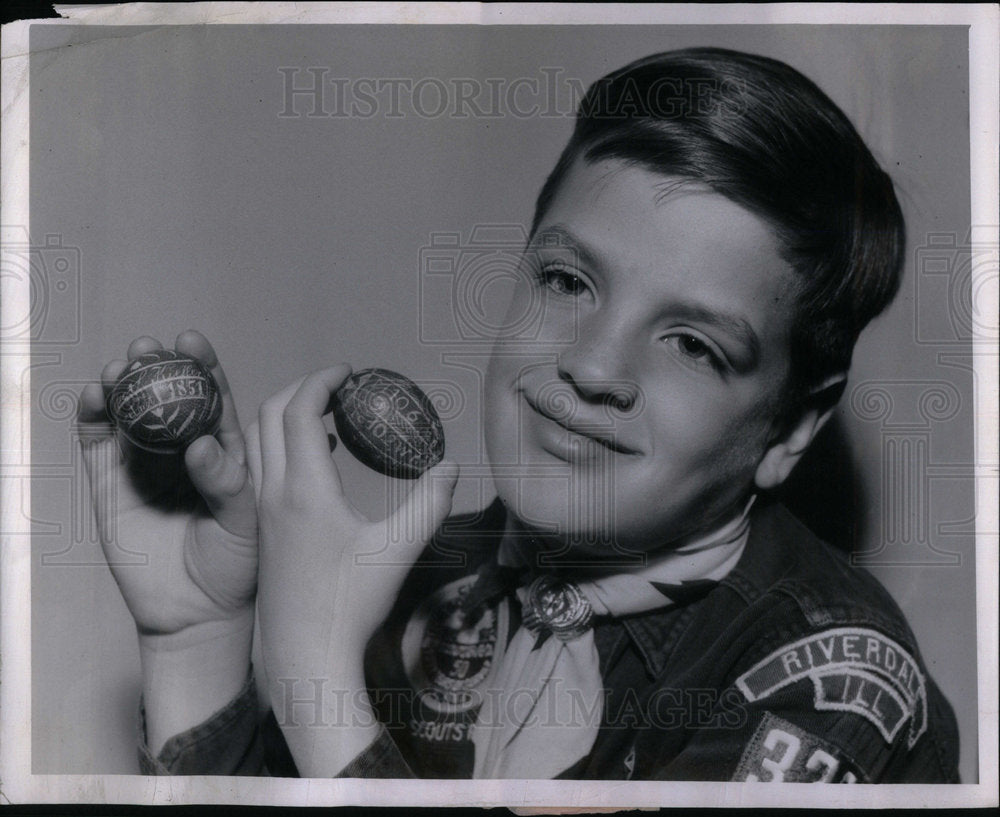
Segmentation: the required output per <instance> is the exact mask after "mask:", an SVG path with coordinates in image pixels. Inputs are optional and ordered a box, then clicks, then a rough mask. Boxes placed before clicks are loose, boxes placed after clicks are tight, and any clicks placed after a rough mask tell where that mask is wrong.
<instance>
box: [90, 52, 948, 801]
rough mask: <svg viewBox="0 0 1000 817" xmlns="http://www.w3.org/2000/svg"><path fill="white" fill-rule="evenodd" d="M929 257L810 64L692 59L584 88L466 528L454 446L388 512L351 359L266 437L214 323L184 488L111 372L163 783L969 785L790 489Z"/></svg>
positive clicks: (925, 689) (659, 63)
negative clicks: (534, 314)
mask: <svg viewBox="0 0 1000 817" xmlns="http://www.w3.org/2000/svg"><path fill="white" fill-rule="evenodd" d="M693 89H696V93H695V92H692V91H693ZM903 252H904V238H903V223H902V216H901V213H900V210H899V205H898V203H897V201H896V198H895V195H894V193H893V190H892V184H891V181H890V180H889V178H888V177H887V176H886V175H885V174H884V173H883V172H882V171H881V170H880V169H879V167H878V166H877V164H876V163H875V161H874V159H873V158H872V156H871V154H870V153H869V151H868V150H867V148H866V147H865V146H864V144H863V143H862V141H861V139H860V137H859V136H858V135H857V133H856V132H855V130H854V129H853V127H852V126H851V125H850V124H849V122H848V121H847V120H846V118H845V117H844V115H843V114H842V113H841V112H840V111H839V110H838V109H837V108H836V106H835V105H834V104H833V103H832V102H831V101H830V100H829V99H828V98H827V97H826V96H825V95H823V94H822V92H821V91H819V90H818V89H817V88H816V87H815V86H814V85H813V84H812V83H811V82H809V81H808V80H806V79H805V78H803V77H802V76H801V75H799V74H798V73H796V72H795V71H793V70H792V69H790V68H789V67H787V66H785V65H783V64H781V63H778V62H776V61H773V60H769V59H765V58H762V57H756V56H750V55H745V54H740V53H736V52H730V51H724V50H719V49H691V50H686V51H677V52H669V53H665V54H659V55H654V56H651V57H648V58H646V59H643V60H639V61H638V62H635V63H633V64H631V65H629V66H626V67H625V68H623V69H621V70H620V71H617V72H615V73H613V74H611V75H609V76H608V77H606V78H604V79H602V80H600V81H598V82H597V83H595V84H594V85H593V86H592V87H591V89H590V90H589V92H588V94H587V96H586V97H585V99H584V100H583V101H582V103H581V106H580V110H579V113H578V118H577V123H576V128H575V131H574V134H573V137H572V139H571V140H570V143H569V145H568V146H567V147H566V149H565V151H564V153H563V155H562V157H561V158H560V160H559V162H558V164H557V166H556V168H555V170H554V171H553V172H552V174H551V175H550V177H549V179H548V181H547V182H546V184H545V186H544V187H543V189H542V192H541V194H540V196H539V199H538V203H537V208H536V212H535V217H534V221H533V224H532V231H531V239H530V241H529V245H528V247H527V248H526V250H525V253H524V263H523V265H522V272H523V278H522V280H521V281H520V282H519V283H518V285H517V288H516V291H515V294H514V296H513V303H512V304H511V307H510V315H511V316H519V315H523V314H525V311H526V309H529V308H532V307H534V306H538V307H540V310H541V311H540V313H539V314H541V315H542V320H541V324H540V326H539V327H537V331H536V332H535V333H534V334H533V335H532V336H531V337H527V338H526V337H523V336H518V335H517V334H516V332H512V333H511V334H509V335H507V336H503V337H500V338H499V339H498V341H497V344H496V346H495V348H494V351H493V355H492V358H491V362H490V366H489V370H488V372H487V376H486V391H485V397H484V400H485V408H486V417H485V420H486V423H485V427H486V443H487V450H488V454H489V458H490V462H491V467H492V469H493V475H494V481H495V484H496V489H497V494H498V496H497V499H496V501H494V502H493V504H492V505H490V506H489V507H488V508H486V509H484V510H483V511H482V512H481V513H479V514H473V515H468V516H460V517H452V518H447V519H446V517H447V516H448V513H449V509H450V506H451V494H452V491H453V489H454V485H455V481H456V479H457V467H456V466H455V465H454V464H452V463H442V464H440V465H438V466H437V467H435V468H433V469H431V470H430V471H429V472H427V473H426V474H425V475H424V476H423V477H422V478H421V479H420V480H419V481H418V482H417V484H416V486H415V488H414V490H413V492H412V493H411V494H410V496H409V497H408V498H407V499H406V500H405V502H404V503H403V505H402V506H401V508H400V509H399V510H398V511H397V512H396V513H395V514H394V516H393V517H392V518H391V519H389V520H384V521H381V522H370V521H369V520H367V519H365V518H364V517H362V516H361V515H360V514H359V513H358V512H356V511H355V510H354V509H353V508H352V506H351V505H350V503H349V502H348V501H347V499H346V498H345V495H344V491H343V489H342V486H341V484H340V479H339V475H338V473H337V469H336V467H335V466H334V464H333V462H332V460H331V458H330V456H329V448H328V443H327V435H326V430H325V428H324V426H323V424H322V421H321V417H322V415H323V414H324V413H325V412H326V410H327V408H328V405H329V401H330V398H331V395H332V394H333V393H335V392H336V390H337V389H338V388H339V386H340V385H341V384H342V383H343V381H344V380H345V378H346V377H347V376H348V374H349V373H350V369H349V368H348V367H347V366H346V365H341V366H336V367H333V368H331V369H325V370H322V371H319V372H316V373H314V374H312V375H310V376H308V377H306V378H303V379H302V380H300V381H298V382H296V383H294V384H292V385H291V386H289V387H288V388H287V389H286V390H284V391H283V392H281V393H280V394H278V395H276V396H275V397H273V398H271V399H269V400H268V401H266V402H265V403H264V404H263V406H262V407H261V409H260V414H259V421H258V423H257V424H255V425H254V426H253V427H251V428H250V429H249V431H248V432H247V434H246V436H245V438H244V435H243V433H242V432H241V430H240V426H239V422H238V420H237V416H236V412H235V408H234V406H233V403H232V398H231V396H230V393H229V390H228V388H227V386H226V381H225V377H224V375H223V374H222V370H221V368H220V366H219V364H218V360H217V359H216V356H215V353H214V351H213V350H212V348H211V346H210V345H209V344H208V342H207V341H206V340H205V339H204V338H203V337H202V336H201V335H199V334H197V333H194V332H188V333H184V334H183V335H181V336H180V337H179V338H178V340H177V343H176V347H177V349H178V350H180V351H184V352H187V353H189V354H193V355H195V356H198V357H200V358H201V359H203V360H204V361H205V362H206V363H207V364H208V365H209V366H210V367H211V368H212V370H213V371H214V372H215V374H216V376H217V377H218V379H219V381H220V384H221V386H222V389H223V395H224V406H225V409H224V413H223V420H222V427H221V430H220V431H219V433H218V434H217V435H216V437H214V438H213V437H203V438H201V439H199V440H197V441H196V442H195V443H194V444H193V445H191V446H190V448H189V449H188V450H187V452H186V455H185V457H184V466H185V469H186V474H187V478H189V480H190V485H188V483H187V481H186V479H187V478H185V477H181V478H177V479H174V478H172V477H171V476H170V475H169V474H153V473H151V469H153V468H166V467H168V466H165V465H164V464H163V463H162V462H160V463H158V462H157V461H156V458H150V457H148V456H146V457H143V456H142V455H141V454H140V453H139V452H135V451H131V450H128V449H126V450H125V452H124V453H125V456H124V458H123V464H120V465H116V462H117V457H115V456H109V452H111V451H113V450H114V449H113V447H114V446H115V445H116V441H115V439H114V437H113V436H112V432H111V431H110V429H107V428H105V427H102V426H101V423H106V417H105V416H104V409H103V406H104V394H105V392H106V390H107V388H108V387H109V386H110V384H111V383H113V382H114V380H115V378H116V376H117V374H118V373H119V372H120V371H121V370H122V369H123V367H124V366H125V361H116V362H113V363H111V364H109V365H108V366H107V367H106V369H105V371H104V374H103V381H104V383H103V389H102V388H101V387H98V386H93V387H88V389H86V390H85V392H84V394H83V395H82V399H81V415H80V419H81V422H82V423H85V424H94V427H95V429H98V433H97V434H96V436H95V438H94V439H95V441H94V442H93V443H92V444H90V445H89V446H88V451H87V461H88V467H89V473H90V477H91V481H92V490H93V491H94V494H95V498H97V499H98V501H97V502H96V508H97V512H98V517H99V519H98V521H99V523H100V524H101V527H102V530H104V531H107V530H109V529H110V527H111V525H112V523H113V524H114V525H115V526H116V530H117V541H118V542H123V543H131V544H130V546H132V547H134V546H138V545H139V543H148V548H147V549H148V550H149V551H150V560H151V568H152V569H150V570H145V571H132V573H129V571H128V570H127V569H120V568H116V567H114V565H113V569H114V570H115V576H116V579H117V580H118V582H119V585H120V587H121V589H122V592H123V595H124V597H125V600H126V602H127V604H128V606H129V609H130V611H131V612H132V614H133V616H134V617H135V619H136V623H137V626H138V631H139V641H140V649H141V656H142V669H143V712H142V725H143V732H142V741H141V747H140V753H141V761H142V765H143V769H144V771H146V772H149V773H175V774H212V773H215V774H262V773H265V772H268V773H271V774H285V775H289V774H301V775H303V776H334V775H342V776H395V777H400V776H410V775H416V776H423V777H477V778H480V777H481V778H496V777H504V778H552V777H568V778H606V779H637V780H638V779H682V780H684V779H688V780H690V779H709V780H761V781H775V782H778V781H834V782H876V781H886V782H934V781H942V782H944V781H951V782H955V781H957V772H956V765H957V734H956V727H955V722H954V716H953V714H952V712H951V710H950V707H949V706H948V704H947V702H946V701H945V700H944V698H943V697H942V695H941V693H940V692H939V691H938V689H937V687H936V686H935V685H934V683H933V681H932V680H931V679H930V678H929V677H928V675H927V673H926V670H925V669H924V667H923V664H922V663H921V660H920V657H919V653H918V651H917V646H916V644H915V643H914V638H913V635H912V633H911V632H910V630H909V628H908V627H907V625H906V623H905V621H904V619H903V616H902V614H901V613H900V612H899V610H898V609H897V608H896V606H895V604H894V603H893V602H892V600H891V599H890V598H889V596H888V594H887V593H886V592H885V591H884V590H883V589H882V588H881V586H879V585H878V583H877V582H875V581H874V579H872V578H871V577H870V576H868V575H867V574H865V573H863V572H861V571H859V570H856V569H852V568H851V567H850V566H849V564H848V563H847V562H846V561H845V560H844V559H843V557H842V556H840V555H838V554H837V553H835V552H834V551H833V550H831V549H830V548H829V547H828V546H826V545H825V544H823V543H822V542H820V541H818V540H817V539H816V538H815V537H814V536H813V535H812V534H810V533H809V532H808V531H807V530H806V529H805V528H804V527H803V526H802V525H800V524H799V523H798V522H797V521H796V520H795V519H794V518H793V517H791V516H790V514H789V513H788V512H787V511H785V510H784V509H783V508H782V507H781V506H780V505H779V504H777V503H776V502H775V501H774V500H773V499H772V498H771V497H770V492H772V490H773V489H775V488H777V487H778V486H780V485H781V484H782V482H783V481H784V480H785V478H786V477H787V476H788V474H789V473H790V471H791V470H792V468H793V467H794V466H795V464H796V463H797V462H798V460H799V458H800V457H801V456H802V454H803V452H804V451H805V450H806V448H807V447H808V445H809V444H810V442H811V441H812V440H813V439H814V437H815V435H816V434H817V432H818V431H819V430H820V429H821V428H822V426H823V424H824V423H825V422H826V420H827V419H828V418H829V416H830V414H831V412H832V410H833V408H834V406H835V404H836V402H837V400H838V399H839V397H840V395H841V393H842V392H843V390H844V386H845V382H846V377H847V371H848V369H849V366H850V359H851V353H852V349H853V346H854V343H855V341H856V339H857V336H858V333H859V332H860V331H861V329H862V328H863V327H864V326H865V325H866V324H867V323H868V321H870V320H871V319H872V318H873V317H874V316H875V315H877V314H878V313H879V312H881V311H882V310H883V309H884V308H885V307H886V306H887V305H888V303H889V302H890V301H891V299H892V297H893V295H894V294H895V291H896V289H897V287H898V282H899V274H900V268H901V265H902V258H903ZM158 346H159V344H158V343H157V342H156V341H154V340H152V339H150V338H140V339H138V340H136V341H134V342H133V344H132V345H131V347H130V348H129V352H128V356H129V358H130V359H131V358H134V357H135V356H136V355H138V354H140V353H142V352H144V351H147V350H149V349H151V348H157V347H158ZM102 428H104V433H103V435H101V434H100V429H102ZM105 463H110V465H107V464H105ZM150 476H152V477H153V478H152V479H150ZM175 476H176V475H175ZM150 485H152V486H154V487H153V488H149V487H148V486H150ZM185 486H186V487H187V488H188V489H189V490H185ZM111 489H113V490H115V491H117V507H118V511H117V515H116V516H115V518H114V519H111V518H109V516H108V514H107V512H105V511H102V509H103V508H104V507H105V504H106V503H104V502H102V501H100V497H101V496H103V495H104V494H105V492H107V491H108V490H111ZM401 531H402V532H403V533H400V532H401ZM258 544H259V547H258ZM139 573H142V574H143V575H135V574H139ZM255 591H256V604H257V610H256V612H257V616H256V620H257V621H258V622H259V626H260V628H261V640H262V647H263V650H262V651H263V661H264V670H265V673H266V676H267V678H268V687H269V688H268V696H269V700H270V704H271V707H272V711H273V714H272V715H269V717H268V718H267V720H266V721H265V722H264V723H263V724H262V725H260V726H258V719H257V704H256V691H255V688H254V683H253V674H252V670H251V668H250V645H251V636H252V632H253V626H254V622H255V615H254V613H255V609H254V605H255Z"/></svg>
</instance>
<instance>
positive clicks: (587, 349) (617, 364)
mask: <svg viewBox="0 0 1000 817" xmlns="http://www.w3.org/2000/svg"><path fill="white" fill-rule="evenodd" d="M580 328H581V338H580V340H579V341H578V342H577V343H576V344H574V345H573V346H572V347H570V348H569V349H565V350H564V351H563V352H562V354H560V355H559V360H558V363H557V366H556V369H557V372H558V374H559V377H560V379H562V380H563V381H565V382H567V383H570V384H571V385H572V386H573V388H574V390H575V391H576V392H577V393H578V394H579V395H580V396H581V397H582V398H583V399H585V400H587V401H588V402H595V403H604V404H606V405H609V406H611V407H612V408H614V409H616V410H617V411H621V412H625V411H629V410H631V409H632V408H633V407H634V406H635V405H636V403H637V401H638V395H639V387H638V385H637V384H636V382H635V381H634V379H633V378H632V377H631V375H630V367H629V365H628V363H627V360H626V358H627V356H628V352H627V350H626V348H625V344H624V343H623V342H622V339H621V338H614V337H606V336H603V335H596V334H589V333H587V328H586V327H582V326H581V327H580Z"/></svg>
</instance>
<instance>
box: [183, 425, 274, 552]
mask: <svg viewBox="0 0 1000 817" xmlns="http://www.w3.org/2000/svg"><path fill="white" fill-rule="evenodd" d="M184 464H185V465H186V466H187V470H188V475H189V476H190V477H191V482H192V483H193V484H194V487H195V488H197V489H198V493H200V494H201V496H202V499H204V500H205V504H206V505H208V509H209V510H210V511H211V512H212V516H214V517H215V520H216V521H217V522H218V523H219V524H220V525H221V526H222V527H223V528H225V529H226V530H227V531H229V532H230V533H232V534H234V535H236V536H241V537H246V538H250V537H252V536H254V535H255V533H256V530H257V506H256V503H255V502H254V493H253V488H252V486H251V483H250V480H249V479H248V476H247V468H246V465H243V464H241V463H239V462H237V461H236V460H235V459H234V458H233V457H231V456H230V455H229V454H227V453H226V452H225V451H224V450H223V448H222V446H221V445H219V441H218V440H216V439H215V437H210V436H206V437H199V438H198V439H197V440H195V441H194V442H193V443H191V445H190V446H188V449H187V451H186V452H185V453H184Z"/></svg>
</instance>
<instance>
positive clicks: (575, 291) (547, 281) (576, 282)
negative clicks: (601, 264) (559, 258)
mask: <svg viewBox="0 0 1000 817" xmlns="http://www.w3.org/2000/svg"><path fill="white" fill-rule="evenodd" d="M540 278H541V282H542V283H543V284H544V285H545V286H546V287H548V288H549V289H551V290H552V291H553V292H555V293H557V294H559V295H580V294H581V293H583V292H584V291H586V289H587V284H586V283H585V282H584V280H583V279H582V278H581V277H580V276H579V275H577V274H576V273H575V272H572V271H571V270H570V269H568V268H567V267H565V266H563V265H562V264H553V265H551V266H548V267H546V268H545V269H543V270H542V271H541V275H540Z"/></svg>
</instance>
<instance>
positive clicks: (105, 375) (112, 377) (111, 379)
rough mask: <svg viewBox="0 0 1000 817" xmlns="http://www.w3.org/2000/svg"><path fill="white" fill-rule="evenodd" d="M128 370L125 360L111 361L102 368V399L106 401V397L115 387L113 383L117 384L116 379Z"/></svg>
mask: <svg viewBox="0 0 1000 817" xmlns="http://www.w3.org/2000/svg"><path fill="white" fill-rule="evenodd" d="M126 368H128V361H127V360H112V361H111V362H110V363H108V365H107V366H105V367H104V369H103V371H102V372H101V385H102V386H103V388H104V397H105V399H107V397H108V395H109V394H111V390H112V389H113V388H114V387H115V383H117V382H118V378H119V377H121V376H122V372H124V371H125V369H126Z"/></svg>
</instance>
